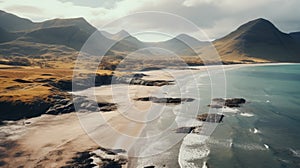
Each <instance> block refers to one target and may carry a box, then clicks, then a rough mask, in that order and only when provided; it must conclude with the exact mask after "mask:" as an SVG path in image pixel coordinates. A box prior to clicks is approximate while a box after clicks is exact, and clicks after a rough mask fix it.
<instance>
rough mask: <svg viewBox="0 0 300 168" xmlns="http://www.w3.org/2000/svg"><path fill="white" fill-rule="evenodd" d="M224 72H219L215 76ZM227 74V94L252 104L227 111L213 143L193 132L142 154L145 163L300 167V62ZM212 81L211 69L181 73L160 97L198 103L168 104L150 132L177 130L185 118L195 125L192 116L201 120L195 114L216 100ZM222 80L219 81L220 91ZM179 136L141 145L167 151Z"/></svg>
mask: <svg viewBox="0 0 300 168" xmlns="http://www.w3.org/2000/svg"><path fill="white" fill-rule="evenodd" d="M222 73H223V72H222V71H220V73H216V74H215V75H216V76H214V78H218V75H220V76H222V75H223V74H222ZM225 76H226V83H227V88H226V93H227V95H224V97H227V98H231V97H232V98H234V97H243V98H245V99H246V100H247V103H246V104H244V105H243V106H242V107H240V108H238V109H226V110H225V111H224V115H225V118H224V121H223V122H222V123H220V124H219V125H218V126H217V128H216V129H215V130H214V132H213V134H212V135H211V136H210V137H209V138H208V141H205V142H204V143H201V137H203V136H202V135H197V134H189V135H187V136H185V137H184V139H183V140H182V141H180V142H179V143H178V144H176V145H174V146H173V148H171V149H170V150H168V151H166V152H163V153H160V154H157V155H154V156H151V157H146V158H139V159H138V162H137V163H138V164H137V165H139V167H144V166H149V165H154V166H156V167H170V168H177V167H184V168H185V167H189V168H205V167H209V168H285V167H286V168H296V167H300V64H285V65H276V66H275V65H272V66H271V65H268V66H256V67H243V68H237V69H231V70H226V75H225ZM211 79H212V76H209V75H208V74H207V73H206V72H199V73H196V74H194V76H191V75H185V76H183V77H180V78H179V80H178V81H177V83H176V85H170V86H164V87H163V91H162V94H161V95H156V96H157V97H160V96H165V94H164V93H167V94H168V95H167V96H169V97H180V96H181V97H187V98H195V101H193V102H188V103H183V104H181V106H179V105H177V106H167V107H166V108H164V110H163V113H162V115H161V116H160V117H159V118H158V119H157V120H154V121H153V122H151V123H150V124H148V126H147V127H146V128H145V129H144V130H143V132H144V134H145V135H147V134H151V133H153V132H155V131H156V132H161V131H162V130H164V129H165V128H166V127H169V126H170V125H174V128H177V127H178V126H179V125H180V123H182V121H187V122H186V123H192V122H193V121H192V120H190V119H193V118H195V113H196V114H197V113H198V114H199V113H206V112H208V110H209V108H208V106H207V105H208V104H209V103H210V101H211V99H212V98H215V97H212V90H211V83H210V82H211ZM221 82H222V80H221V81H219V83H218V81H217V84H216V86H221V87H220V89H222V84H221ZM223 82H224V81H223ZM212 84H213V85H215V84H214V83H212ZM219 84H221V85H219ZM198 105H200V106H199V108H198ZM158 109H160V108H158ZM154 110H155V109H154ZM194 112H195V113H194ZM219 112H220V111H219ZM183 123H184V122H183ZM176 136H177V135H176V134H175V133H174V131H173V132H172V131H171V132H170V135H169V136H167V138H158V139H155V140H153V141H149V142H142V145H138V148H141V146H142V148H141V149H142V150H141V151H144V150H145V151H146V149H150V150H153V149H161V148H162V146H166V144H168V145H169V144H173V143H174V142H173V141H172V140H173V139H178V138H181V137H176ZM179 140H181V139H179ZM174 144H175V143H174ZM206 165H208V166H206Z"/></svg>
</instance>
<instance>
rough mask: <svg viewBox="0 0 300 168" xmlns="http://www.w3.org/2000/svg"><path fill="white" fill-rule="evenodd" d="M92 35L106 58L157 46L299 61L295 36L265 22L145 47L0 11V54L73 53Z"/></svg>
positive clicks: (68, 23) (120, 36)
mask: <svg viewBox="0 0 300 168" xmlns="http://www.w3.org/2000/svg"><path fill="white" fill-rule="evenodd" d="M94 32H95V35H96V40H97V41H95V44H106V46H110V45H113V46H112V47H111V49H110V51H109V52H108V53H107V55H110V54H112V55H116V54H117V53H120V52H122V53H128V52H133V51H136V50H139V49H143V48H146V47H159V48H163V49H165V50H169V51H171V52H174V53H175V54H177V55H180V56H195V55H201V54H205V51H206V50H207V49H208V48H211V45H214V46H215V48H216V50H217V52H218V53H219V55H220V56H221V58H222V60H223V61H227V62H233V63H235V62H236V63H249V62H250V63H251V62H300V49H299V48H300V32H293V33H290V34H287V33H283V32H281V31H280V30H279V29H278V28H276V27H275V26H274V25H273V24H272V23H271V22H270V21H268V20H265V19H261V18H260V19H256V20H253V21H250V22H248V23H246V24H243V25H242V26H240V27H239V28H238V29H236V30H235V31H233V32H232V33H230V34H228V35H226V36H224V37H223V38H220V39H217V40H215V41H213V42H203V41H199V40H197V39H196V38H193V37H191V36H189V35H186V34H181V35H178V36H177V37H175V38H173V39H170V40H167V41H163V42H153V43H146V42H142V41H140V40H138V39H137V38H135V37H133V36H131V35H130V34H129V33H128V32H126V31H125V30H121V31H120V32H118V33H116V34H111V33H108V32H105V31H101V30H97V29H96V28H95V27H93V26H92V25H91V24H89V23H88V22H87V21H86V20H85V19H84V18H73V19H53V20H48V21H44V22H38V23H35V22H32V21H30V20H28V19H24V18H20V17H18V16H16V15H13V14H10V13H6V12H4V11H0V36H1V39H0V55H2V56H6V57H8V56H26V55H28V54H30V55H32V56H34V55H41V54H48V55H51V53H55V54H56V55H59V54H58V53H64V52H74V53H75V52H78V51H80V49H81V48H82V46H83V45H84V43H85V42H86V40H87V39H88V38H89V37H90V36H91V35H92V34H93V33H94ZM46 46H49V47H48V48H47V47H46ZM192 48H194V49H196V50H193V49H192ZM100 49H101V48H100ZM97 51H99V48H97V45H95V49H92V50H91V53H90V54H97ZM88 52H89V51H88Z"/></svg>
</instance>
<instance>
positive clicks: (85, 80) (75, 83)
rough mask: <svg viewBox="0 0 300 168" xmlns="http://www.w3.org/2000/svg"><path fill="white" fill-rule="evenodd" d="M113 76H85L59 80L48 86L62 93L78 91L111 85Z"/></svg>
mask: <svg viewBox="0 0 300 168" xmlns="http://www.w3.org/2000/svg"><path fill="white" fill-rule="evenodd" d="M112 78H113V75H100V74H96V75H95V74H87V75H86V76H84V77H80V78H79V77H75V78H74V79H61V80H58V81H53V82H50V83H49V84H50V85H52V86H54V87H56V88H58V89H60V90H63V91H72V90H73V91H78V90H84V89H87V88H90V87H95V86H101V85H109V84H111V81H112Z"/></svg>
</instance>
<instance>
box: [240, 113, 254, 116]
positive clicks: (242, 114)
mask: <svg viewBox="0 0 300 168" xmlns="http://www.w3.org/2000/svg"><path fill="white" fill-rule="evenodd" d="M240 115H241V116H244V117H253V116H254V114H252V113H240Z"/></svg>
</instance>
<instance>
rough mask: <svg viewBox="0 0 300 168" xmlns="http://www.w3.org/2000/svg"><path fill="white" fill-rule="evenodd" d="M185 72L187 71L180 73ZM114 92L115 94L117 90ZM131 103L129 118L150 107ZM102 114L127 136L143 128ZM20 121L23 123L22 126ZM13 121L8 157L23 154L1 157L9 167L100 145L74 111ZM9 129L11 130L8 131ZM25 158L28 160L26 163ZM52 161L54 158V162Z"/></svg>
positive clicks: (64, 157)
mask: <svg viewBox="0 0 300 168" xmlns="http://www.w3.org/2000/svg"><path fill="white" fill-rule="evenodd" d="M290 64H297V63H266V64H236V65H219V66H217V67H216V66H208V68H222V69H223V68H224V69H225V70H231V69H235V68H242V67H249V66H271V65H290ZM203 67H206V66H200V67H199V68H200V69H199V70H196V72H195V71H194V70H175V71H177V72H178V73H177V72H175V71H174V73H175V74H177V75H188V74H189V73H188V72H192V74H195V73H199V72H201V71H206V70H207V69H204V68H203ZM191 68H195V67H191ZM185 71H188V72H186V73H182V72H185ZM143 73H145V74H149V73H150V76H149V79H151V78H150V77H153V79H161V78H163V79H172V76H169V75H168V74H164V73H163V71H162V70H158V71H147V72H143ZM151 74H152V75H151ZM162 75H163V76H162ZM125 86H127V85H125ZM101 87H102V88H101ZM105 87H106V88H105ZM109 87H110V85H109V86H100V87H97V88H96V91H97V92H98V93H99V95H98V96H97V99H98V100H101V101H106V102H111V101H113V98H112V97H110V96H109V95H112V91H109ZM159 88H160V87H157V86H142V85H131V86H130V88H129V94H130V96H131V97H132V98H137V97H145V96H149V94H150V95H151V93H153V92H156V91H157V90H158V89H159ZM127 89H128V88H127ZM122 90H124V89H122V88H121V89H120V90H118V89H117V90H116V91H117V92H118V91H122ZM115 94H116V95H118V93H115ZM120 100H122V99H120ZM126 103H128V102H121V106H123V107H126ZM134 105H135V106H136V107H138V110H135V111H132V112H131V113H129V114H128V116H129V117H134V116H135V115H136V113H137V112H138V111H139V110H145V109H148V108H149V106H151V103H149V102H134ZM121 109H122V107H121ZM101 115H103V116H104V118H105V120H106V121H107V122H109V123H110V125H111V126H113V127H114V128H115V129H116V130H118V131H120V132H121V133H124V134H127V135H129V136H133V137H138V136H140V134H141V133H142V131H143V129H144V125H143V124H136V125H131V126H130V123H131V121H130V120H129V119H128V118H126V117H124V116H123V114H120V113H117V112H116V111H112V112H105V113H101ZM128 116H127V117H128ZM145 116H147V112H145V113H142V115H140V116H139V118H136V119H144V120H145ZM20 122H23V125H22V123H20ZM26 122H28V123H29V124H25V123H26ZM12 123H13V124H11V125H8V126H7V128H5V129H7V130H6V131H8V132H10V133H11V136H7V137H6V138H7V139H8V140H11V141H13V142H16V143H17V144H18V145H17V146H15V147H14V148H13V149H10V151H8V152H9V155H10V157H13V156H14V155H15V154H16V153H19V152H22V154H20V156H19V157H18V158H16V159H15V162H14V163H12V162H10V161H11V160H10V159H12V158H6V159H4V161H6V162H8V163H10V164H12V166H19V165H22V164H25V167H31V166H34V165H38V164H40V165H43V166H61V165H64V164H65V162H67V161H69V160H70V159H71V158H72V157H73V155H72V154H74V153H76V152H80V151H81V152H82V151H85V150H90V149H92V148H96V147H98V146H99V145H98V144H97V143H96V142H95V141H93V140H92V139H91V138H90V137H89V136H88V135H86V132H85V130H84V129H83V128H82V123H80V120H79V119H78V116H77V113H76V112H73V113H67V114H61V115H45V114H44V115H42V116H40V117H35V118H30V119H26V120H19V121H14V122H12ZM14 123H15V124H14ZM4 127H5V126H1V127H0V128H1V132H3V130H2V129H3V128H4ZM8 127H10V128H8ZM16 127H19V128H16ZM132 128H134V129H132ZM9 129H11V131H10V130H9ZM59 130H62V131H59ZM98 134H100V135H101V136H102V137H107V138H106V139H105V141H107V142H109V143H112V142H111V139H114V138H115V139H118V138H117V137H116V135H111V132H109V131H100V132H99V133H98ZM133 143H134V142H131V140H128V139H127V140H125V141H124V142H123V143H121V144H119V145H118V146H117V147H120V148H121V147H124V148H126V147H127V148H128V149H130V145H132V144H133ZM82 144H84V145H82ZM73 148H74V149H73ZM28 158H29V159H30V160H31V161H29V162H26V160H27V159H28ZM129 159H130V158H129ZM137 159H138V158H137ZM52 161H55V162H56V165H53V163H52ZM129 162H130V161H129ZM10 166H11V165H10ZM124 167H126V166H124Z"/></svg>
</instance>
